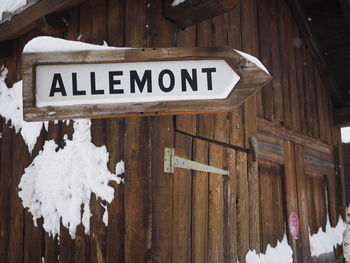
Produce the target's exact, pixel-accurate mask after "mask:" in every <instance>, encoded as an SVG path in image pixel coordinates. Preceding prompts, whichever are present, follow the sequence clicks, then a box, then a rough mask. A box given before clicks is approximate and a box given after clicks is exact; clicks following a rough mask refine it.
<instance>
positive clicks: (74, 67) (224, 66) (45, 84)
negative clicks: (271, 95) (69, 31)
mask: <svg viewBox="0 0 350 263" xmlns="http://www.w3.org/2000/svg"><path fill="white" fill-rule="evenodd" d="M270 79H271V77H270V75H269V74H267V73H266V72H265V71H264V70H263V69H261V68H260V67H258V66H257V65H256V64H254V63H253V62H252V61H250V60H249V59H247V57H246V56H244V55H242V54H240V53H238V52H237V51H234V50H233V49H231V48H227V47H222V48H163V49H108V50H91V51H78V52H48V53H25V54H23V81H24V83H23V87H24V97H23V99H24V102H23V106H24V119H25V120H28V121H31V120H54V119H72V118H97V117H109V116H118V115H119V116H126V115H157V114H183V113H204V112H222V111H230V110H232V109H233V108H234V107H236V106H238V105H240V104H241V103H242V102H243V101H244V100H245V99H247V98H248V97H249V96H250V95H252V94H253V93H255V92H256V91H258V90H259V89H260V88H262V87H263V86H264V85H265V84H266V83H267V82H268V81H270Z"/></svg>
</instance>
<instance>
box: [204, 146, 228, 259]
mask: <svg viewBox="0 0 350 263" xmlns="http://www.w3.org/2000/svg"><path fill="white" fill-rule="evenodd" d="M223 155H224V149H223V147H221V146H218V145H216V144H209V156H210V159H209V165H210V166H214V167H218V168H222V167H223V160H224V156H223ZM223 196H224V193H223V176H221V175H215V174H209V218H208V220H209V224H208V225H209V236H208V262H223V259H224V237H223V233H224V220H223V219H224V215H223V210H224V200H223Z"/></svg>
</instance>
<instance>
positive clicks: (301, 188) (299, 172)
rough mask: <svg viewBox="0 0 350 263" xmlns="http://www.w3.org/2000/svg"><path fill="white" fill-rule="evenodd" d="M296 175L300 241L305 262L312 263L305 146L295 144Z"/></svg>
mask: <svg viewBox="0 0 350 263" xmlns="http://www.w3.org/2000/svg"><path fill="white" fill-rule="evenodd" d="M295 174H296V183H297V184H296V186H297V188H298V208H299V221H300V239H301V245H302V249H301V252H302V258H303V262H306V263H309V262H311V254H310V253H311V252H310V241H309V215H308V212H309V211H308V203H307V187H306V186H307V184H306V173H305V164H304V146H302V145H300V144H295Z"/></svg>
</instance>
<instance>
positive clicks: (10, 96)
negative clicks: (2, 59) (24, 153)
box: [0, 66, 43, 153]
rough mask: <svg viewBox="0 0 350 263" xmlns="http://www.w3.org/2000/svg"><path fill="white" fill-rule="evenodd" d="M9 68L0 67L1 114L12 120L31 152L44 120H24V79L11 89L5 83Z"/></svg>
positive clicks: (13, 125) (7, 119)
mask: <svg viewBox="0 0 350 263" xmlns="http://www.w3.org/2000/svg"><path fill="white" fill-rule="evenodd" d="M7 73H8V70H7V69H6V68H5V67H4V66H2V68H1V69H0V115H1V116H2V117H4V118H5V120H6V122H8V121H11V125H12V127H14V128H15V130H16V133H18V132H19V131H20V132H21V134H22V137H23V140H24V142H25V144H26V145H27V147H28V150H29V152H30V153H31V152H32V150H33V148H34V146H35V144H36V141H37V138H38V137H39V136H40V132H41V129H42V127H43V123H42V122H26V121H24V120H23V100H22V81H19V82H17V83H15V84H14V85H13V87H12V88H11V89H9V88H8V87H7V85H6V83H5V80H6V77H7Z"/></svg>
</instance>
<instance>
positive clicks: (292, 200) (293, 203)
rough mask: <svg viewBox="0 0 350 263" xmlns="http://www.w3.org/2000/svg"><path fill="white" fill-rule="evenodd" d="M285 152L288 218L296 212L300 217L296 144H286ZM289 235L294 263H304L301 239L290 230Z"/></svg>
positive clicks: (287, 142)
mask: <svg viewBox="0 0 350 263" xmlns="http://www.w3.org/2000/svg"><path fill="white" fill-rule="evenodd" d="M284 152H285V166H284V174H285V193H287V195H286V208H287V216H289V215H290V213H292V212H295V213H297V214H298V215H299V210H298V195H297V182H296V176H295V172H296V171H295V151H294V144H293V143H291V142H289V141H286V142H284ZM299 221H300V219H299ZM287 233H288V240H289V244H290V245H291V247H292V250H293V259H294V262H302V257H301V256H302V254H301V242H300V238H295V237H293V236H292V235H291V233H290V231H289V229H288V232H287ZM299 236H300V234H299Z"/></svg>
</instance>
